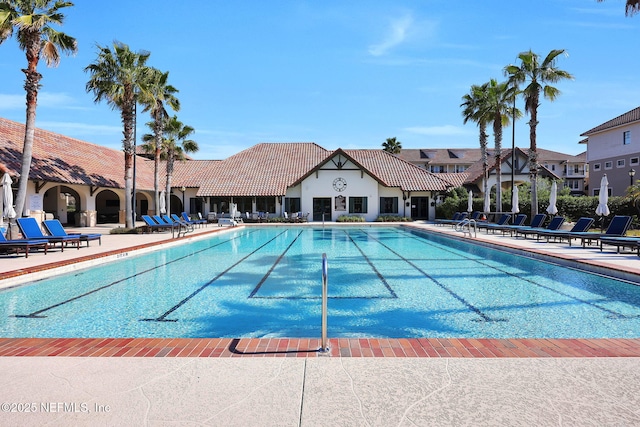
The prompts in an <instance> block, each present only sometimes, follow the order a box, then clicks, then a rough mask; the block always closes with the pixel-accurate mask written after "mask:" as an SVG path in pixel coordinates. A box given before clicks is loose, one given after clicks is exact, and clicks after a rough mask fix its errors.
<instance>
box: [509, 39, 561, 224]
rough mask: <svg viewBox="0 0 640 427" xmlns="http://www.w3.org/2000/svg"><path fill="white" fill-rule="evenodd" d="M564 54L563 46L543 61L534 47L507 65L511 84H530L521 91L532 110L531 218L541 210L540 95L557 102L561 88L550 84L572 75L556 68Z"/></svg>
mask: <svg viewBox="0 0 640 427" xmlns="http://www.w3.org/2000/svg"><path fill="white" fill-rule="evenodd" d="M564 53H565V50H564V49H554V50H552V51H550V52H549V54H547V56H546V57H545V58H544V60H543V61H542V62H540V57H539V56H538V54H536V53H533V52H532V51H531V50H529V51H527V52H522V53H520V54H519V55H518V59H519V60H520V65H519V66H518V65H507V66H506V67H505V68H504V71H505V74H506V75H508V76H509V84H510V85H511V86H512V87H520V86H521V85H522V84H524V83H528V85H527V86H526V87H525V88H524V89H523V90H522V91H521V92H520V93H522V95H523V97H524V109H525V111H526V112H527V113H529V116H530V120H529V144H530V145H529V179H530V181H531V217H532V218H533V217H534V216H535V215H536V214H537V213H538V195H537V187H536V181H537V178H538V148H537V142H536V128H537V126H538V107H539V106H540V94H541V93H542V95H543V96H544V98H546V99H548V100H549V101H554V100H555V99H556V98H557V97H558V95H559V94H560V91H559V90H558V89H557V88H555V87H553V86H550V85H549V84H548V83H557V82H559V81H561V80H564V79H573V76H572V75H571V74H569V73H568V72H566V71H564V70H560V69H559V68H556V59H557V57H558V56H559V55H562V54H564Z"/></svg>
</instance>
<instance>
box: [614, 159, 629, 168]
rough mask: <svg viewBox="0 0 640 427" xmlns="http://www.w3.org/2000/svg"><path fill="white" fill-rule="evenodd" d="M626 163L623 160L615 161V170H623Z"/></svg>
mask: <svg viewBox="0 0 640 427" xmlns="http://www.w3.org/2000/svg"><path fill="white" fill-rule="evenodd" d="M626 163H627V162H625V160H624V159H618V160H617V161H616V167H617V168H623V167H625V165H626Z"/></svg>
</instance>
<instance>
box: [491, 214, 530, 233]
mask: <svg viewBox="0 0 640 427" xmlns="http://www.w3.org/2000/svg"><path fill="white" fill-rule="evenodd" d="M509 216H511V215H509ZM526 220H527V215H526V214H518V215H516V217H515V218H514V220H513V223H511V225H509V224H504V225H496V226H493V227H488V228H487V233H489V230H491V231H493V232H494V233H495V232H496V231H501V232H502V234H506V233H507V232H508V233H509V234H511V232H512V231H511V230H513V229H515V228H516V227H524V222H525V221H526Z"/></svg>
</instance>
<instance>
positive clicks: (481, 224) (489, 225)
mask: <svg viewBox="0 0 640 427" xmlns="http://www.w3.org/2000/svg"><path fill="white" fill-rule="evenodd" d="M510 219H511V214H502V216H501V217H500V219H499V220H498V222H479V223H478V225H477V227H478V228H479V229H483V228H484V229H486V230H487V234H489V228H493V227H500V226H503V225H506V224H507V222H509V220H510Z"/></svg>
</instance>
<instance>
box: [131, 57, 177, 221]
mask: <svg viewBox="0 0 640 427" xmlns="http://www.w3.org/2000/svg"><path fill="white" fill-rule="evenodd" d="M168 79H169V72H166V73H163V72H161V71H160V70H157V69H155V68H151V69H150V73H149V75H148V78H147V81H146V82H145V84H144V90H142V91H141V92H140V97H139V101H140V103H141V104H143V105H144V110H143V112H147V111H149V112H150V114H151V119H152V122H150V123H147V124H148V125H150V127H151V129H152V130H153V136H152V138H148V135H144V137H143V141H144V142H145V143H146V145H145V150H146V151H147V152H148V153H152V154H153V160H154V170H153V189H154V192H155V211H156V213H160V154H161V152H162V135H163V133H164V124H165V122H166V120H167V119H168V118H169V114H168V113H167V110H166V109H165V105H168V106H169V107H171V109H172V110H173V111H176V112H177V111H179V110H180V101H179V100H178V98H176V96H175V94H176V93H177V92H178V90H177V89H176V88H175V87H173V86H171V85H170V84H169V83H167V80H168Z"/></svg>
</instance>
